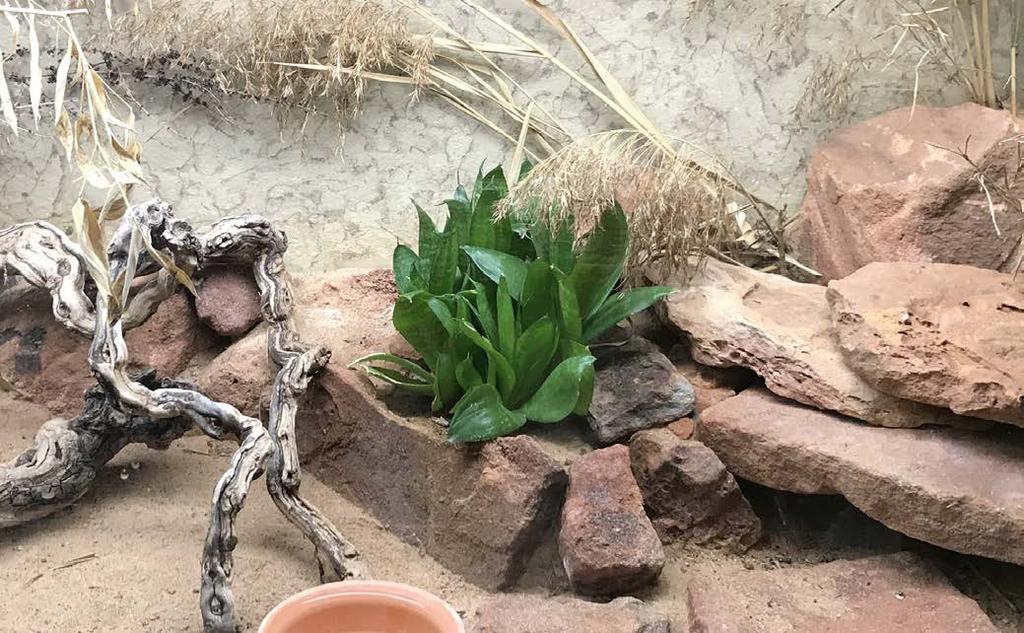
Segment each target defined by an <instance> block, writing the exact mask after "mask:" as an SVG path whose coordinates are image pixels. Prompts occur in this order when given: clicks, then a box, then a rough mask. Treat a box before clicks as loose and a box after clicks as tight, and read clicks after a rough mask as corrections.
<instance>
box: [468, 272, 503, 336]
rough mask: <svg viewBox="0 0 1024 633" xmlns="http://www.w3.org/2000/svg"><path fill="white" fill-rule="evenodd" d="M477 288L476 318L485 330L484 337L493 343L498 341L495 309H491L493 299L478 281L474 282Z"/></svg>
mask: <svg viewBox="0 0 1024 633" xmlns="http://www.w3.org/2000/svg"><path fill="white" fill-rule="evenodd" d="M473 285H474V287H475V288H476V310H475V311H474V314H476V318H477V320H478V321H480V325H481V327H483V329H484V335H485V336H486V337H487V338H489V339H490V340H492V341H496V340H498V322H497V320H496V317H495V314H494V309H493V308H492V307H491V299H490V296H489V295H488V294H487V288H486V287H484V285H483V284H482V283H480V282H478V281H474V282H473Z"/></svg>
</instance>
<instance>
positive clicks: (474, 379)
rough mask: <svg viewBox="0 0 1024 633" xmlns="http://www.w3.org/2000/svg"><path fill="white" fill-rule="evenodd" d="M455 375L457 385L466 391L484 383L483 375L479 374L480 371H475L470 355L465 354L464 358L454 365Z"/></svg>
mask: <svg viewBox="0 0 1024 633" xmlns="http://www.w3.org/2000/svg"><path fill="white" fill-rule="evenodd" d="M455 377H456V378H457V379H458V380H459V386H461V387H462V388H463V389H464V390H466V391H469V390H470V389H472V388H473V387H476V386H477V385H482V384H483V383H484V379H483V377H482V376H481V375H480V372H479V371H477V369H476V365H475V364H474V363H473V356H472V355H469V356H466V358H465V359H463V360H462V361H461V362H460V363H459V364H458V365H457V366H456V367H455Z"/></svg>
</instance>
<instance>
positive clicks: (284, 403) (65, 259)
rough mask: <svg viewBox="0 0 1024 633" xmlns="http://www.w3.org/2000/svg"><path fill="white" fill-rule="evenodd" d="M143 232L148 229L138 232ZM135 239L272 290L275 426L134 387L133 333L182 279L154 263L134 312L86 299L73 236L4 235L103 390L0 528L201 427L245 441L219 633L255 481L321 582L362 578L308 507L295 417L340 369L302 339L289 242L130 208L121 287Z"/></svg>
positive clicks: (27, 456) (14, 263) (6, 262)
mask: <svg viewBox="0 0 1024 633" xmlns="http://www.w3.org/2000/svg"><path fill="white" fill-rule="evenodd" d="M133 227H137V229H133ZM133 230H141V231H144V232H145V233H146V235H147V236H148V238H149V241H150V242H151V243H152V244H153V245H154V246H155V247H156V248H158V249H162V250H164V251H165V252H168V253H169V254H170V255H171V257H172V259H173V260H174V263H175V264H176V265H177V266H178V267H179V268H182V269H184V270H191V271H199V270H202V268H203V267H205V266H209V265H211V264H219V263H226V262H234V263H239V262H247V263H250V264H251V265H252V267H253V274H254V276H255V278H256V282H257V284H258V285H259V288H260V298H261V306H262V313H263V318H264V319H265V320H266V321H267V322H268V323H269V325H270V330H269V336H268V339H267V349H268V354H269V356H270V357H271V359H272V360H273V361H274V363H275V364H277V365H278V367H279V368H280V369H279V371H278V373H277V375H276V377H275V379H274V385H273V397H272V399H271V404H270V418H269V425H268V427H267V428H264V426H263V425H262V424H261V423H260V421H259V420H257V419H255V418H252V417H249V416H246V415H244V414H242V413H241V412H240V411H239V410H238V409H236V408H235V407H233V406H231V405H230V404H226V403H223V402H217V401H214V400H212V399H210V398H208V397H207V396H205V395H203V394H202V393H200V392H198V391H197V390H195V389H194V388H192V387H191V386H189V385H186V384H184V383H178V382H174V381H168V380H163V381H157V380H156V379H155V377H154V376H152V375H151V374H150V375H145V376H142V377H132V376H129V375H128V373H127V370H126V367H127V361H128V350H127V348H126V346H125V342H124V337H123V330H124V329H126V328H127V327H131V326H133V325H136V324H139V323H141V322H142V321H144V320H145V317H146V316H148V314H150V313H151V312H152V311H153V310H155V308H156V306H157V305H158V304H159V301H161V300H162V299H163V298H166V296H167V294H168V289H169V288H170V287H171V286H170V283H169V280H170V275H169V273H168V272H167V271H166V270H161V269H160V268H159V267H158V265H157V262H155V261H154V260H153V259H152V258H151V257H149V256H148V255H145V254H144V255H142V256H141V257H140V259H139V260H138V263H137V266H136V267H135V272H136V276H138V275H143V274H148V273H152V272H157V275H156V276H155V277H153V279H152V280H151V281H150V282H148V284H147V285H146V286H144V287H143V289H142V290H140V291H139V292H138V293H137V294H136V295H135V296H134V298H133V299H132V301H131V302H129V305H128V306H127V307H126V308H125V309H124V310H119V308H118V306H117V305H111V302H110V301H109V298H108V297H106V296H104V295H103V294H102V293H100V294H98V295H97V296H96V299H95V303H94V302H93V301H91V300H90V299H89V297H88V296H87V295H86V294H85V292H84V287H85V284H84V274H85V272H84V271H85V266H84V263H83V258H82V253H81V252H80V250H79V249H78V247H77V245H76V244H74V243H73V242H71V241H70V240H69V239H68V238H67V236H66V235H64V234H63V233H61V232H60V231H59V230H58V229H56V228H55V227H53V226H51V225H49V224H47V223H45V222H35V223H30V224H25V225H19V226H15V227H12V228H10V229H7V230H4V231H0V268H3V269H4V270H5V271H6V269H7V268H13V270H14V272H15V273H17V274H20V275H21V276H23V277H24V278H25V279H27V280H28V281H29V283H32V284H34V285H36V286H39V287H42V288H46V289H47V290H48V291H49V292H50V293H51V294H52V295H53V298H54V314H55V315H56V317H57V319H58V320H60V321H61V323H63V324H65V325H66V326H68V327H69V328H71V329H74V330H76V331H79V332H83V333H88V334H90V335H92V345H91V347H90V351H89V364H90V367H91V369H92V372H93V374H94V375H95V376H96V378H97V380H98V382H99V386H98V387H96V388H94V389H93V390H91V391H90V392H89V393H88V394H87V395H86V402H85V408H84V409H83V411H82V413H81V414H80V415H79V416H78V417H76V418H75V419H74V420H71V421H65V420H51V421H50V422H47V423H46V424H44V425H43V428H41V429H40V431H39V434H38V435H37V437H36V445H35V446H34V447H33V448H31V449H29V450H28V451H26V452H24V453H23V454H22V455H21V456H19V457H18V458H16V459H15V460H14V461H13V462H11V463H10V464H7V465H3V466H0V527H7V526H11V525H17V524H20V523H24V522H26V521H30V520H33V519H35V518H39V517H41V516H45V515H46V514H50V513H52V512H53V511H55V510H57V509H59V508H61V507H64V506H67V505H69V504H71V503H73V502H74V501H75V500H77V499H78V498H80V497H81V496H82V495H83V494H85V492H86V491H87V490H88V488H89V486H90V485H91V483H92V480H93V478H94V477H95V473H96V471H97V470H98V468H100V467H101V466H102V465H103V464H104V463H106V462H107V461H108V460H109V459H111V458H112V457H113V456H114V455H115V454H117V452H118V451H119V450H120V449H121V448H123V447H124V446H126V445H127V444H129V443H133V442H144V443H146V444H148V445H150V446H154V447H158V448H159V447H166V446H167V445H168V444H169V443H170V442H171V441H172V440H174V439H176V438H177V437H180V436H181V435H182V434H184V433H185V431H186V430H187V429H188V428H190V426H191V425H192V424H195V425H196V426H198V427H199V428H200V429H201V430H202V431H203V432H204V433H206V434H207V435H209V436H211V437H215V438H218V439H219V438H223V437H225V436H228V435H230V436H234V437H235V438H236V439H237V440H238V442H239V447H238V449H237V450H236V452H235V454H234V456H233V457H232V460H231V465H230V467H229V468H228V470H227V472H225V474H224V475H223V476H222V477H221V479H220V481H219V482H218V483H217V486H216V488H215V489H214V496H213V504H212V507H211V509H210V527H209V530H208V532H207V537H206V541H205V545H204V548H203V557H202V565H201V566H202V585H201V590H200V610H201V612H202V617H203V624H204V627H205V630H206V631H209V632H215V633H228V632H232V631H234V630H235V615H234V600H233V597H232V594H231V567H232V552H233V550H234V548H235V544H236V541H237V539H236V537H235V530H234V524H235V517H236V515H237V514H238V512H239V511H240V510H241V509H242V506H243V504H244V502H245V498H246V495H247V494H248V492H249V488H250V486H251V484H252V481H253V479H255V478H257V477H259V476H260V475H261V474H263V473H264V471H266V475H267V489H268V491H269V492H270V495H271V497H272V498H273V500H274V502H275V504H276V505H277V507H278V508H279V509H280V510H281V512H282V513H284V515H285V516H286V517H287V518H288V519H289V521H291V523H292V524H293V525H295V526H296V527H298V528H299V529H300V530H301V531H302V532H303V534H304V535H305V536H306V537H307V538H308V539H309V540H310V542H312V543H313V545H314V547H315V549H316V557H317V561H318V564H319V565H320V570H321V578H322V579H344V578H351V577H362V576H363V575H364V574H365V570H364V567H363V564H362V561H361V560H360V558H359V555H358V553H357V551H356V549H355V548H354V547H353V545H352V544H351V543H349V542H348V541H347V540H345V538H344V537H342V536H341V534H339V533H338V531H337V530H336V529H335V528H334V527H333V526H332V525H331V523H330V521H328V520H327V518H326V517H324V516H323V515H322V514H321V513H320V512H319V511H318V510H317V509H316V508H315V507H313V506H312V505H311V504H309V503H308V502H307V501H305V500H304V499H302V497H301V496H300V495H299V485H300V477H301V475H300V467H299V460H298V452H297V449H296V446H295V439H294V436H295V414H296V410H297V407H298V401H299V399H300V398H301V397H302V396H303V394H304V393H305V391H306V389H307V387H308V385H309V382H310V380H311V379H312V378H313V377H314V376H315V375H316V374H317V373H318V372H319V371H321V370H322V369H323V367H324V366H325V365H326V364H327V362H328V360H329V359H330V352H329V351H328V350H327V349H325V348H320V347H314V348H311V347H307V346H306V345H304V344H302V343H301V342H300V341H299V340H298V336H297V334H296V332H295V327H294V324H293V322H292V318H291V312H292V297H291V292H290V289H289V287H288V284H287V283H286V281H285V278H284V266H283V255H284V252H285V249H286V248H287V241H286V239H285V236H284V234H283V233H281V232H280V231H277V230H276V229H274V228H273V226H272V225H271V224H270V223H269V222H267V221H266V220H264V219H263V218H260V217H258V216H253V215H249V216H240V217H234V218H227V219H225V220H222V221H220V222H218V223H216V224H215V225H214V226H213V227H212V228H211V229H210V230H209V231H208V232H207V233H205V234H203V235H200V236H197V235H195V234H194V233H193V231H192V229H191V227H190V226H189V225H188V224H187V223H185V222H182V221H180V220H176V219H175V218H174V215H173V213H172V212H171V208H170V206H169V205H167V204H166V203H163V202H161V201H159V200H153V201H151V202H149V203H145V204H142V205H137V206H135V207H133V208H132V209H130V210H129V211H128V213H126V214H125V217H124V218H123V219H122V221H121V224H120V225H119V226H118V228H117V230H116V231H115V232H114V235H113V237H112V238H111V241H110V245H109V248H108V252H107V254H108V258H109V261H110V267H111V272H112V275H111V277H112V278H116V277H117V275H118V274H120V273H121V272H122V271H124V270H126V269H128V268H129V267H130V266H131V264H130V263H129V260H130V259H131V257H132V256H131V255H130V251H131V250H132V249H131V248H129V244H130V242H131V239H132V232H133Z"/></svg>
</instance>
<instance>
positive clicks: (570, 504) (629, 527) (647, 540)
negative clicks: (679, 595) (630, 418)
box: [558, 444, 665, 596]
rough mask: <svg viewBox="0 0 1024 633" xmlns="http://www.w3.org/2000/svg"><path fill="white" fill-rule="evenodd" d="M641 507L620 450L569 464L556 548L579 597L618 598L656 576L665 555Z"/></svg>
mask: <svg viewBox="0 0 1024 633" xmlns="http://www.w3.org/2000/svg"><path fill="white" fill-rule="evenodd" d="M643 503H644V502H643V497H642V495H641V494H640V488H639V487H638V486H637V483H636V480H635V479H634V478H633V473H632V472H631V470H630V466H629V449H628V448H626V447H625V446H623V445H622V444H616V445H614V446H609V447H608V448H603V449H599V450H596V451H593V452H591V453H588V454H586V455H584V456H582V457H580V458H579V459H577V460H576V461H575V462H574V463H573V465H572V468H571V469H570V471H569V491H568V493H567V494H566V499H565V506H564V507H563V508H562V528H561V532H560V534H559V537H558V544H559V551H560V552H561V554H562V562H563V563H564V565H565V571H566V574H567V575H568V576H569V581H570V582H571V583H572V585H573V588H574V589H575V590H576V591H577V592H578V593H581V594H587V595H603V596H610V595H621V594H623V593H627V592H630V591H632V590H634V589H637V588H639V587H642V586H644V585H646V584H648V583H650V582H651V581H653V580H654V579H655V578H657V577H658V575H659V574H660V573H661V568H662V566H663V565H664V564H665V552H664V550H663V549H662V546H661V541H660V540H659V539H658V534H657V533H656V532H655V531H654V527H653V526H652V525H651V521H650V519H648V518H647V515H646V514H645V513H644V505H643Z"/></svg>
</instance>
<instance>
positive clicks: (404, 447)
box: [296, 370, 567, 589]
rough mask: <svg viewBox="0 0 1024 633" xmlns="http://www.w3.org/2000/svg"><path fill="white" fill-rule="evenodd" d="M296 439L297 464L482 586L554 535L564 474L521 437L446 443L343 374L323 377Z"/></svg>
mask: <svg viewBox="0 0 1024 633" xmlns="http://www.w3.org/2000/svg"><path fill="white" fill-rule="evenodd" d="M422 407H423V409H429V403H422ZM417 410H418V409H417ZM296 441H297V443H298V446H299V454H300V458H301V460H302V463H303V466H304V468H305V469H306V470H308V471H309V472H311V473H313V474H314V475H315V476H316V477H317V478H318V479H319V480H320V481H322V482H324V483H325V484H327V485H328V486H330V487H331V488H334V489H335V490H337V491H339V492H342V493H343V494H345V495H346V496H348V497H350V498H352V499H354V500H355V501H356V502H357V503H359V505H361V506H362V507H363V508H365V509H366V510H367V511H369V512H370V513H371V514H373V515H374V516H376V517H377V518H378V519H379V520H380V521H381V523H383V524H384V526H385V527H386V528H387V529H388V530H389V531H390V532H392V533H394V534H396V535H397V536H398V537H399V538H401V539H402V540H404V541H406V542H409V543H412V544H414V545H417V546H420V547H422V548H423V550H424V551H425V552H426V553H427V554H429V555H431V556H433V557H434V558H436V559H437V560H438V561H440V562H441V563H442V564H443V565H444V566H445V567H447V568H448V569H451V570H452V571H455V572H457V573H458V574H460V575H462V576H463V577H464V578H467V579H468V580H471V581H472V582H474V583H476V584H477V585H479V586H481V587H484V588H487V589H503V588H507V587H509V586H511V585H512V584H514V583H515V582H516V580H518V578H519V577H520V576H521V575H522V573H523V571H524V570H525V569H526V566H527V562H528V561H529V559H530V557H531V555H532V554H533V553H534V551H535V550H536V549H537V547H538V545H540V544H541V542H542V541H543V540H544V539H545V536H546V535H547V537H548V538H554V535H553V534H550V533H549V527H550V526H551V525H552V524H553V522H554V521H555V519H556V518H557V516H558V512H559V510H560V508H561V505H562V500H563V498H564V495H565V487H566V483H567V476H566V473H565V469H564V467H563V466H562V465H561V464H560V463H558V462H556V461H555V460H554V459H553V458H551V457H550V456H549V455H548V454H547V453H546V452H544V450H543V449H542V448H541V447H540V446H539V445H538V443H537V442H536V441H535V440H533V439H532V438H530V437H529V436H525V435H520V436H515V437H507V438H501V439H498V440H495V441H493V442H488V443H487V444H483V445H479V446H454V445H452V444H449V443H448V442H447V441H446V440H445V438H444V433H443V429H442V428H441V427H440V426H439V425H438V424H437V423H436V421H434V420H431V419H430V418H425V417H414V416H410V417H404V416H401V415H398V414H396V413H394V412H393V411H391V410H389V409H388V408H387V407H386V406H385V405H384V403H383V402H381V401H379V400H377V398H376V395H375V393H374V390H373V388H372V387H371V386H370V385H369V384H367V381H366V380H365V378H363V377H362V376H361V375H359V374H357V373H355V372H354V371H352V370H348V371H346V372H344V373H326V374H324V375H323V376H322V378H321V388H318V389H316V390H315V393H314V394H312V398H311V401H310V403H309V405H308V406H307V407H306V408H304V409H303V411H302V412H301V413H300V414H299V418H298V420H297V423H296Z"/></svg>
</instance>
